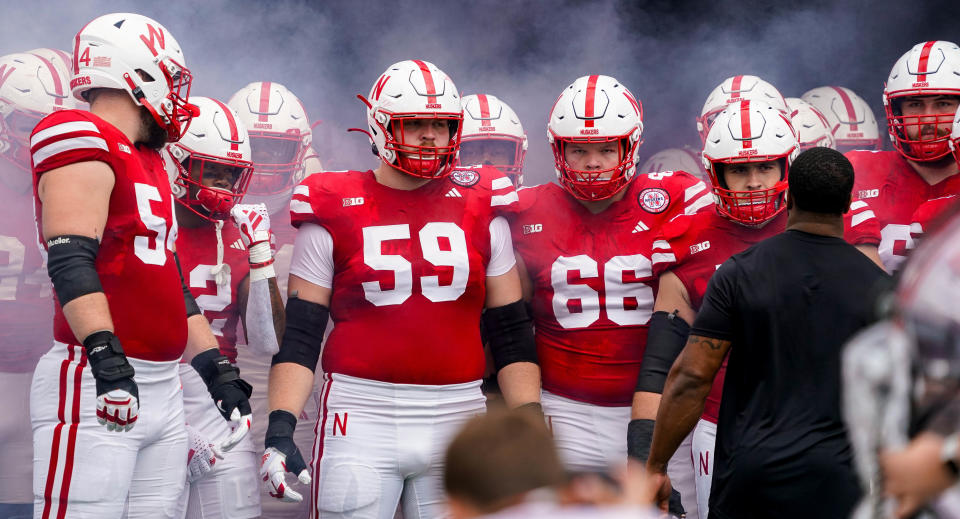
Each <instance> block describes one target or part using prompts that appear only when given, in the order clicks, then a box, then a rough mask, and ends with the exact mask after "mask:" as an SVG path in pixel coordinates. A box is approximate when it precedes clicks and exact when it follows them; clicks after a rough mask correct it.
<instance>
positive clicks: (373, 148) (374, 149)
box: [370, 142, 380, 157]
mask: <svg viewBox="0 0 960 519" xmlns="http://www.w3.org/2000/svg"><path fill="white" fill-rule="evenodd" d="M370 151H372V152H373V156H374V157H379V156H380V150H378V149H377V145H376V144H374V143H372V142H371V143H370Z"/></svg>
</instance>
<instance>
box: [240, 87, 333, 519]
mask: <svg viewBox="0 0 960 519" xmlns="http://www.w3.org/2000/svg"><path fill="white" fill-rule="evenodd" d="M227 106H229V107H230V108H232V109H233V110H234V111H235V112H236V113H237V114H238V115H239V116H240V117H239V119H240V121H242V123H243V124H244V125H245V126H246V128H247V132H248V134H249V136H250V150H251V153H252V155H251V157H252V158H251V160H252V161H253V168H254V170H253V178H252V179H251V180H250V184H249V186H248V187H247V192H246V195H244V201H245V202H247V203H262V204H265V205H266V207H267V212H268V213H269V218H270V224H271V242H272V244H273V249H274V251H275V254H274V260H275V261H274V264H273V268H274V270H275V272H276V273H277V278H276V279H277V281H278V282H279V287H280V294H281V296H282V297H286V292H287V285H286V284H287V279H289V273H290V258H291V257H292V255H293V240H294V237H295V235H296V229H294V228H293V226H292V225H290V197H291V196H292V195H293V188H294V186H296V185H297V184H298V183H299V182H300V181H302V180H303V179H304V178H306V177H307V176H308V175H310V174H313V173H316V172H319V171H321V169H322V167H321V165H320V161H319V158H318V157H317V154H316V152H315V151H313V147H312V145H313V127H314V126H315V124H311V123H310V119H309V117H308V116H307V112H306V110H305V109H304V107H303V103H301V101H300V99H299V98H298V97H297V96H296V95H294V94H293V92H291V91H290V90H289V89H288V88H287V87H285V86H283V85H281V84H280V83H276V82H272V81H255V82H253V83H250V84H248V85H246V86H244V87H243V88H241V89H240V90H238V91H237V92H236V93H234V94H233V96H231V98H230V100H229V101H228V102H227ZM278 338H279V337H278ZM270 359H271V357H270V356H269V355H259V354H257V352H256V351H255V350H253V349H250V348H240V350H239V351H238V352H237V366H238V367H239V368H240V370H241V371H242V372H243V374H244V378H245V379H246V380H247V381H249V382H250V383H251V384H252V385H253V387H254V388H256V391H254V393H253V397H252V398H251V399H250V405H251V406H252V407H253V413H254V417H255V418H256V419H255V420H254V421H253V431H252V435H253V438H257V439H258V440H257V441H259V438H263V435H264V434H266V431H267V415H268V414H269V410H268V408H269V405H268V403H267V377H268V375H269V373H270ZM320 384H321V380H320V378H319V377H317V384H316V386H317V387H316V388H315V389H314V391H312V392H311V393H310V400H309V401H308V402H307V404H306V405H304V410H303V412H301V413H300V414H299V415H298V416H297V427H296V433H295V435H294V439H295V440H296V442H297V444H298V445H313V441H314V439H315V438H316V433H315V432H314V429H315V426H316V423H317V414H316V412H317V410H318V409H319V408H320V395H319V392H318V389H319V386H320ZM288 488H293V490H294V491H295V492H298V493H300V494H303V493H307V495H309V492H307V491H308V490H309V489H308V487H307V486H306V485H303V484H301V483H300V482H299V481H297V480H293V481H292V482H291V483H289V484H288ZM260 490H261V507H262V509H263V513H264V515H265V516H269V517H276V518H278V519H280V518H291V519H293V518H301V517H304V516H305V515H306V514H307V513H309V507H310V501H309V500H304V501H301V502H300V503H298V504H296V505H293V504H290V503H282V502H279V501H277V500H276V499H271V498H270V495H269V493H268V489H267V488H264V487H262V486H261V488H260Z"/></svg>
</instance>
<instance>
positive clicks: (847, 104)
mask: <svg viewBox="0 0 960 519" xmlns="http://www.w3.org/2000/svg"><path fill="white" fill-rule="evenodd" d="M830 88H832V89H833V90H834V91H836V92H837V95H838V96H840V100H841V101H843V107H844V108H846V110H847V117H848V118H849V120H850V121H852V124H850V129H851V130H852V131H857V126H858V125H857V123H856V122H855V121H856V120H857V111H856V109H854V108H853V100H852V99H850V96H849V95H847V91H846V90H844V89H842V88H840V87H830Z"/></svg>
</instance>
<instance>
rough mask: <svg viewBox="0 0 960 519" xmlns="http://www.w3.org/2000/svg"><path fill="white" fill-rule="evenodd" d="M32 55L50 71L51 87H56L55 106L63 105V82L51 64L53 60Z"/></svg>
mask: <svg viewBox="0 0 960 519" xmlns="http://www.w3.org/2000/svg"><path fill="white" fill-rule="evenodd" d="M34 56H36V57H38V58H40V61H42V62H43V64H44V65H46V66H47V70H49V71H50V75H51V76H53V87H54V88H55V89H56V93H57V96H56V100H54V104H55V105H57V106H63V83H62V82H61V81H60V72H58V71H57V67H55V66H54V65H53V62H52V61H50V60H48V59H47V58H44V57H43V56H41V55H39V54H34Z"/></svg>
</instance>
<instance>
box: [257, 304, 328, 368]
mask: <svg viewBox="0 0 960 519" xmlns="http://www.w3.org/2000/svg"><path fill="white" fill-rule="evenodd" d="M286 314H287V316H286V317H287V318H286V327H285V328H284V329H283V340H282V341H281V342H280V351H279V352H277V354H276V355H274V356H273V362H272V363H271V365H275V364H280V363H282V362H292V363H294V364H300V365H301V366H304V367H306V368H309V369H310V371H314V372H315V371H316V370H317V360H319V359H320V350H321V348H322V347H323V332H324V331H326V329H327V319H328V318H329V317H330V309H329V308H327V307H326V306H323V305H321V304H318V303H312V302H310V301H304V300H303V299H300V298H298V297H291V298H290V299H288V300H287V307H286Z"/></svg>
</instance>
